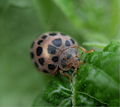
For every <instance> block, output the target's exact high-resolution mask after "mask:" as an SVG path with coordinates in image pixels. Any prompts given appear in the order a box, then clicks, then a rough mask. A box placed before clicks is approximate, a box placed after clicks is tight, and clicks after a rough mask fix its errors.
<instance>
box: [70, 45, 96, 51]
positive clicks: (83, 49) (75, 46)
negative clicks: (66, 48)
mask: <svg viewBox="0 0 120 107" xmlns="http://www.w3.org/2000/svg"><path fill="white" fill-rule="evenodd" d="M72 48H79V49H81V50H82V51H83V52H85V53H91V52H94V51H95V50H94V49H91V50H89V51H87V50H86V49H85V48H83V47H80V46H77V45H74V46H72Z"/></svg>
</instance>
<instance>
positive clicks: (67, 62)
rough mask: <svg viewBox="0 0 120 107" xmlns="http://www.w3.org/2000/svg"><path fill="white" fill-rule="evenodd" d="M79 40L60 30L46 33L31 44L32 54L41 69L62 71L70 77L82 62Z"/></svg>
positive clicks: (52, 72) (51, 71) (36, 64)
mask: <svg viewBox="0 0 120 107" xmlns="http://www.w3.org/2000/svg"><path fill="white" fill-rule="evenodd" d="M78 48H80V49H82V50H83V51H85V52H92V50H90V51H86V50H85V49H84V48H82V47H79V46H78V44H77V42H76V41H74V40H73V39H72V38H71V37H70V36H68V35H65V34H63V33H60V32H51V33H44V34H42V35H41V36H39V37H38V38H37V39H36V40H35V41H34V42H33V43H32V45H31V50H30V55H31V58H32V61H33V62H34V64H35V66H36V67H37V68H38V70H39V71H41V72H44V73H49V74H53V75H55V74H56V73H58V72H60V73H61V74H62V75H64V76H67V77H70V76H71V75H73V74H75V72H76V71H77V69H78V68H79V66H80V64H82V63H83V62H81V61H80V56H79V53H78Z"/></svg>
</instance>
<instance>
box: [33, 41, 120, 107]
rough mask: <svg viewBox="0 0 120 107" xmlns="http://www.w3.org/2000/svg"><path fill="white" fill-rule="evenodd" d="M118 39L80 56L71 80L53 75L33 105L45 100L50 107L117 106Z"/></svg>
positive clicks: (39, 104) (119, 47)
mask: <svg viewBox="0 0 120 107" xmlns="http://www.w3.org/2000/svg"><path fill="white" fill-rule="evenodd" d="M119 49H120V43H119V42H112V43H110V44H109V45H107V46H106V47H105V48H104V49H103V50H102V51H99V52H97V51H96V52H93V53H89V54H87V55H85V56H84V61H85V64H84V65H81V66H80V69H79V70H78V71H77V74H76V75H75V76H74V77H73V79H72V82H71V81H69V80H68V79H66V78H65V77H61V76H55V77H53V79H52V80H51V81H50V83H49V84H48V87H46V90H45V92H44V94H43V97H42V99H41V97H39V96H38V97H37V98H36V100H35V101H34V103H33V107H34V106H41V102H42V101H44V102H47V103H48V104H50V105H51V106H65V107H66V106H71V107H75V106H118V105H119V76H118V75H119V72H118V69H119V61H120V59H119V57H120V55H119Z"/></svg>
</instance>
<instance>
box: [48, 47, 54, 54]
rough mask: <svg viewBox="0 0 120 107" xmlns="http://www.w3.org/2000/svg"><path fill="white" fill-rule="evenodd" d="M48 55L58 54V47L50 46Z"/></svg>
mask: <svg viewBox="0 0 120 107" xmlns="http://www.w3.org/2000/svg"><path fill="white" fill-rule="evenodd" d="M48 53H49V54H55V53H56V47H54V46H52V45H48Z"/></svg>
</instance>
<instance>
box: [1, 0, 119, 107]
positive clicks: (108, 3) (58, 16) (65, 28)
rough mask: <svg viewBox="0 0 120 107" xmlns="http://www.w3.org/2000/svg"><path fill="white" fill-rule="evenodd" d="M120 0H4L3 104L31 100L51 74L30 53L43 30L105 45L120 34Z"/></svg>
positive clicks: (96, 45) (9, 106) (24, 103)
mask: <svg viewBox="0 0 120 107" xmlns="http://www.w3.org/2000/svg"><path fill="white" fill-rule="evenodd" d="M119 10H120V1H119V0H0V107H14V106H15V107H16V106H17V107H18V106H31V105H32V102H33V100H34V99H35V98H36V96H37V95H38V94H39V92H41V93H42V92H43V90H44V88H45V86H46V84H47V82H48V81H49V80H50V78H51V76H49V75H44V74H43V73H38V72H37V70H36V68H35V67H34V66H33V64H32V61H31V59H30V57H29V48H30V45H31V43H32V41H33V40H34V39H35V38H36V37H37V36H39V35H40V34H41V33H44V32H49V31H60V32H64V33H66V34H69V35H71V36H72V37H73V38H75V39H76V40H77V41H78V42H79V44H81V45H82V44H83V43H84V45H85V46H89V47H92V48H95V49H97V50H100V49H101V48H102V47H104V45H105V44H107V43H109V42H110V41H111V40H118V41H119V38H120V30H119V25H120V22H119V19H120V16H119Z"/></svg>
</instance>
